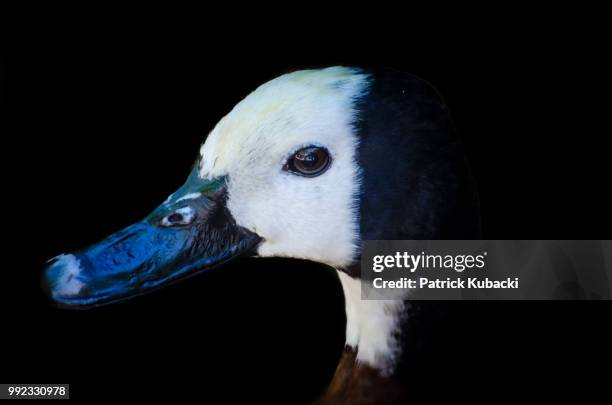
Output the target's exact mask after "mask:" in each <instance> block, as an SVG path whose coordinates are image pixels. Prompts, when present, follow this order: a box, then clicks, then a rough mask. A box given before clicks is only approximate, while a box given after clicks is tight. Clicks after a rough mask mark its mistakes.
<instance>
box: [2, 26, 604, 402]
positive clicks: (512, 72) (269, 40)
mask: <svg viewBox="0 0 612 405" xmlns="http://www.w3.org/2000/svg"><path fill="white" fill-rule="evenodd" d="M371 18H374V17H373V16H371ZM381 18H382V17H381ZM211 19H212V20H214V19H215V17H214V16H212V15H208V16H207V18H206V19H205V21H199V22H198V21H190V22H186V21H183V20H182V19H181V18H178V19H173V20H172V23H169V22H168V21H166V20H164V19H157V18H156V19H149V18H147V17H143V16H138V15H134V16H132V17H130V18H127V19H126V20H125V21H123V20H122V19H121V18H118V19H117V20H115V19H109V20H103V21H101V22H97V23H95V24H94V23H93V21H90V20H89V19H83V20H78V22H74V21H71V22H70V23H64V22H61V23H60V22H57V21H55V20H51V21H45V24H44V25H39V24H38V21H37V22H36V23H31V24H28V25H24V26H20V27H18V28H15V29H14V30H7V32H5V34H6V35H5V36H4V38H5V39H8V41H6V42H5V45H6V46H5V47H4V50H5V51H6V52H3V59H2V68H3V71H2V110H3V111H2V144H3V156H4V159H3V173H4V176H3V185H4V187H3V188H4V192H3V196H2V200H3V204H4V205H5V207H4V209H3V221H2V222H3V224H4V226H3V229H4V230H5V238H4V242H3V244H4V247H3V254H2V256H3V261H4V264H3V265H2V266H0V268H1V271H2V285H1V287H2V290H3V292H2V299H3V301H4V302H3V303H2V307H1V308H0V314H1V319H2V326H1V327H0V328H1V329H0V330H1V334H2V358H1V360H0V372H1V378H2V381H6V382H69V383H71V388H72V392H71V395H72V397H74V398H91V397H100V396H106V397H109V398H110V397H113V396H114V395H116V394H117V393H121V394H124V395H128V396H132V397H137V396H139V395H142V394H143V393H144V392H145V390H151V389H153V390H155V394H154V396H155V397H157V396H167V397H171V396H175V395H183V394H185V393H187V394H197V395H203V396H205V397H211V396H213V395H223V396H225V397H226V398H230V399H236V398H242V399H251V398H265V399H266V400H270V399H277V400H278V399H280V400H287V401H288V402H289V403H291V402H295V401H301V400H303V399H308V398H312V397H313V396H315V395H316V393H317V392H318V391H319V390H321V389H322V388H323V387H324V386H325V383H326V382H327V381H329V379H330V378H331V374H332V373H333V370H334V366H335V362H336V360H337V358H338V355H339V352H340V350H341V349H342V347H343V342H344V311H343V302H342V297H341V295H340V289H339V288H340V287H339V284H338V282H337V280H335V278H334V277H333V274H332V273H331V272H329V270H328V269H326V268H324V267H323V266H320V265H316V264H313V263H303V262H298V261H293V260H280V259H279V260H256V259H245V260H243V261H242V262H237V263H235V264H232V265H230V266H228V267H227V268H224V269H223V270H222V271H218V272H214V273H210V274H205V275H202V276H199V277H196V278H193V279H191V280H190V281H189V282H186V283H181V284H179V285H175V286H172V287H169V288H167V289H165V290H161V291H159V292H156V293H154V294H151V295H149V296H145V297H142V298H138V299H135V300H133V301H130V302H127V303H124V304H121V305H116V306H109V307H104V308H99V309H95V310H90V311H65V310H59V309H55V308H53V307H52V306H50V305H49V303H48V302H47V301H46V299H45V297H44V296H43V294H42V293H41V291H40V288H39V277H40V271H41V269H42V267H43V265H44V262H45V261H46V260H47V259H48V258H50V257H53V256H55V255H57V254H59V253H61V252H66V251H71V250H73V249H77V248H80V247H83V246H85V245H87V244H90V243H93V242H96V241H97V240H99V239H101V238H103V237H104V236H106V235H108V234H110V233H111V232H114V231H116V230H118V229H120V228H122V227H124V226H127V225H129V224H131V223H133V222H135V221H137V220H139V219H141V218H142V217H144V216H145V215H147V214H148V213H149V212H150V211H151V210H152V209H153V208H154V207H156V206H157V205H158V204H159V203H161V202H162V201H163V200H164V199H165V198H166V197H167V196H168V195H169V194H170V193H172V192H173V191H174V190H175V189H176V188H178V187H179V186H180V185H181V184H182V182H183V181H184V180H185V179H186V176H187V174H188V172H189V168H190V166H191V164H192V163H193V161H194V160H195V158H196V155H197V151H198V148H199V145H200V144H201V142H202V141H203V140H204V139H205V136H206V134H207V132H208V131H209V130H210V129H212V127H213V126H214V125H215V123H216V122H217V121H218V120H219V119H220V118H221V117H222V116H223V115H224V114H226V113H227V112H229V110H230V109H231V108H232V106H233V105H234V104H235V103H237V102H238V101H239V100H240V99H241V98H243V97H244V96H245V95H246V94H248V93H249V92H250V91H251V90H253V89H254V88H255V87H256V86H257V85H258V84H261V83H263V82H265V81H266V80H268V79H271V78H273V77H275V76H277V75H279V74H282V73H284V72H288V71H291V70H295V69H299V68H307V67H318V66H326V65H335V64H342V65H357V66H386V67H392V68H396V69H400V70H405V71H409V72H412V73H414V74H417V75H419V76H421V77H423V78H425V79H426V80H428V81H429V82H431V83H432V84H434V86H435V87H436V88H437V89H438V90H439V91H440V92H441V93H442V94H443V96H444V97H445V99H446V101H447V103H448V105H449V107H450V110H451V112H452V114H453V117H454V120H455V123H456V126H457V128H458V131H459V133H460V135H461V137H462V138H463V140H464V142H465V144H466V149H467V152H468V154H469V156H470V160H471V162H472V166H473V169H474V172H475V175H476V177H477V181H478V184H479V190H480V194H481V203H482V218H483V228H484V236H485V238H488V239H515V238H516V239H605V238H609V237H610V229H611V228H610V225H611V215H610V213H609V207H610V206H611V202H612V201H611V198H610V195H609V193H608V192H607V189H609V184H608V183H609V179H608V178H609V172H610V170H609V158H608V157H609V149H607V147H606V144H605V142H604V138H605V137H608V136H609V128H608V131H607V132H606V131H604V130H603V129H601V127H599V125H598V123H597V119H598V117H600V116H601V115H602V114H603V112H604V110H605V108H604V103H603V102H601V101H600V99H599V98H598V96H599V97H601V96H602V95H603V96H605V94H609V93H605V91H604V90H603V88H602V87H601V86H600V82H599V79H598V78H597V76H596V73H597V72H596V70H597V69H598V67H599V68H600V65H599V64H598V52H600V48H598V47H597V46H596V44H595V43H594V39H596V38H598V33H597V32H586V33H585V32H583V34H584V35H585V37H584V38H578V37H576V35H575V30H574V28H572V27H573V26H572V25H569V26H568V25H563V24H560V26H558V27H553V26H546V27H544V26H540V25H539V24H541V23H542V22H541V21H538V20H537V18H536V21H535V22H534V21H533V20H530V19H527V20H525V21H523V20H521V21H520V24H517V21H516V20H515V22H514V23H512V24H510V23H509V24H508V25H505V24H504V25H500V24H501V23H500V22H499V21H490V22H487V23H484V24H483V25H482V26H477V27H474V26H472V28H473V33H471V32H470V33H468V32H467V30H464V29H459V28H450V29H448V30H446V31H445V30H442V27H441V26H440V25H444V24H441V22H438V23H437V24H438V25H435V24H434V25H429V26H426V27H423V28H420V27H419V28H416V29H414V30H408V29H407V27H408V26H411V25H413V24H414V23H415V22H416V21H417V20H418V18H417V17H414V16H413V17H411V18H410V19H407V20H403V21H399V20H398V21H395V20H393V22H392V23H391V22H389V24H387V21H386V20H382V21H379V22H380V23H382V25H383V26H384V28H385V29H382V30H380V29H374V28H373V26H372V25H370V23H371V21H360V22H359V23H355V24H354V25H352V24H350V23H348V24H342V23H340V22H339V21H334V20H333V19H332V20H331V21H327V22H328V23H329V25H330V26H332V27H334V25H335V27H334V29H331V30H329V32H328V31H322V30H321V27H320V26H319V25H318V24H313V25H312V26H310V28H308V26H307V27H304V26H302V25H299V26H294V25H292V24H291V23H287V21H285V24H280V23H279V22H278V21H277V22H276V23H275V24H274V25H265V24H259V23H258V22H257V21H251V23H250V24H242V23H240V24H238V23H237V22H232V23H230V22H228V21H227V20H225V19H221V20H222V21H223V22H226V24H225V25H224V24H223V23H220V24H217V25H213V24H212V21H210V20H211ZM42 20H44V18H42ZM118 20H121V21H118ZM379 20H380V18H379ZM587 22H588V21H587ZM459 25H460V26H461V27H463V28H465V26H464V25H461V24H459ZM466 25H469V24H467V23H466ZM527 29H529V31H526V30H527ZM457 305H458V308H460V309H461V308H463V307H462V306H461V305H464V304H462V303H457ZM465 307H466V310H467V306H465ZM610 309H611V307H610V305H609V302H604V303H598V302H487V303H481V304H479V305H478V306H477V317H478V321H477V322H476V324H469V325H465V324H461V323H458V322H450V323H449V324H448V325H445V326H440V327H439V328H440V329H439V330H438V332H437V333H433V334H432V336H431V338H430V339H429V341H428V345H427V347H425V348H424V349H423V353H424V355H422V356H419V358H416V359H415V365H414V375H413V376H411V379H410V381H409V382H407V384H410V387H411V388H413V387H414V392H415V393H416V392H419V391H420V392H423V391H426V392H427V394H428V395H432V396H434V397H435V396H437V395H440V394H442V393H443V392H444V391H445V390H434V391H428V390H427V389H426V388H425V387H426V386H427V384H431V383H432V382H434V383H436V384H442V385H443V386H448V385H449V384H451V385H452V386H453V387H455V386H461V385H463V386H464V387H465V386H468V387H472V386H478V387H485V386H486V387H493V389H494V390H496V391H497V393H498V395H499V393H506V394H507V393H508V392H512V391H513V390H516V389H518V388H523V387H526V386H538V387H540V388H544V392H545V393H546V394H545V395H547V394H549V393H551V392H561V393H564V392H566V391H567V390H570V389H574V390H576V391H577V392H578V394H579V395H580V396H582V395H583V394H584V397H586V395H587V394H586V392H587V389H586V388H585V390H584V391H581V390H582V389H583V388H582V387H583V385H582V384H577V380H578V378H579V377H585V376H586V377H587V379H588V381H589V388H588V391H589V392H590V390H591V388H593V387H597V386H600V384H601V380H599V378H598V376H599V375H601V374H600V373H599V372H598V371H597V367H599V366H602V365H605V366H606V367H609V364H610V363H609V354H610V351H609V347H610V344H609V341H610V340H609V339H610V334H609V332H608V331H607V326H608V324H609V322H610ZM470 310H473V308H472V307H470ZM545 377H553V382H552V383H551V384H550V385H542V382H543V381H542V380H543V379H544V378H545ZM470 384H471V385H470ZM462 391H464V390H459V391H457V393H459V392H462ZM149 394H150V393H149ZM464 394H466V395H469V393H465V392H464Z"/></svg>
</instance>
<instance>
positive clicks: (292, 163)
mask: <svg viewBox="0 0 612 405" xmlns="http://www.w3.org/2000/svg"><path fill="white" fill-rule="evenodd" d="M330 163H331V157H330V156H329V152H328V151H327V149H325V148H320V147H318V146H308V147H306V148H303V149H300V150H298V151H297V152H295V153H294V154H293V156H291V157H290V158H289V160H288V161H287V163H285V166H283V170H286V171H290V172H292V173H295V174H298V175H300V176H306V177H315V176H318V175H320V174H322V173H323V172H324V171H325V170H327V168H328V167H329V164H330Z"/></svg>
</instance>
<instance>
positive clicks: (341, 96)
mask: <svg viewBox="0 0 612 405" xmlns="http://www.w3.org/2000/svg"><path fill="white" fill-rule="evenodd" d="M368 85H369V80H368V76H367V75H365V74H363V73H361V72H360V71H358V70H355V69H349V68H343V67H333V68H327V69H322V70H306V71H299V72H295V73H290V74H287V75H284V76H281V77H279V78H277V79H274V80H272V81H270V82H268V83H265V84H264V85H262V86H260V87H259V88H258V89H256V90H255V91H254V92H253V93H251V94H250V95H249V96H247V97H246V98H245V99H244V100H243V101H241V102H240V103H239V104H238V105H236V107H235V108H234V109H233V110H232V111H231V112H230V113H229V114H228V115H227V116H225V117H224V118H223V119H222V120H221V121H220V122H219V123H218V124H217V126H216V127H215V128H214V129H213V130H212V132H211V133H210V135H209V136H208V138H207V140H206V143H205V144H204V145H203V146H202V148H201V150H200V153H201V158H202V160H201V166H200V172H199V174H200V176H201V177H202V178H207V179H213V178H216V177H220V176H228V178H229V182H228V208H229V210H230V211H231V213H232V215H233V217H234V219H235V220H236V222H237V223H238V224H239V225H241V226H243V227H245V228H247V229H249V230H251V231H253V232H255V233H257V234H258V235H259V236H261V237H263V238H264V241H263V242H262V243H261V244H260V246H259V250H258V254H259V255H260V256H285V257H293V258H303V259H309V260H314V261H317V262H321V263H326V264H328V265H330V266H333V267H335V268H344V267H346V266H347V265H349V264H351V263H352V262H354V260H355V259H356V256H357V244H358V243H359V242H360V240H359V215H358V201H357V198H358V194H359V187H360V170H359V168H358V165H357V162H356V160H355V158H356V151H357V147H358V139H357V137H356V135H355V133H354V127H353V123H354V121H355V119H356V118H357V117H356V110H355V100H356V99H358V98H359V97H361V96H364V95H365V94H366V93H367V91H368ZM310 145H316V146H322V147H325V148H326V149H327V150H328V151H329V152H330V155H331V157H332V163H331V166H330V168H329V169H328V170H327V171H326V172H324V173H323V174H321V175H320V176H318V177H313V178H306V177H300V176H297V175H295V174H292V173H289V172H286V171H283V169H282V168H283V165H284V164H285V162H286V161H287V159H288V158H289V157H290V156H291V155H292V154H293V153H294V152H296V151H297V150H299V149H300V148H302V147H305V146H310ZM340 280H341V282H342V286H343V289H344V293H345V297H346V311H347V344H348V345H350V346H351V347H353V348H355V349H357V348H358V354H357V359H358V360H359V361H363V362H366V363H368V364H370V365H372V366H375V367H378V368H380V369H381V370H383V371H387V370H389V369H390V367H392V364H393V359H394V358H395V357H396V354H397V353H398V351H399V345H398V344H397V342H396V340H395V337H394V332H395V330H396V329H397V327H398V313H399V311H400V310H401V307H402V302H401V301H391V302H389V301H365V300H361V295H360V288H359V286H360V280H356V279H352V278H350V277H349V276H347V275H346V274H344V273H342V272H340Z"/></svg>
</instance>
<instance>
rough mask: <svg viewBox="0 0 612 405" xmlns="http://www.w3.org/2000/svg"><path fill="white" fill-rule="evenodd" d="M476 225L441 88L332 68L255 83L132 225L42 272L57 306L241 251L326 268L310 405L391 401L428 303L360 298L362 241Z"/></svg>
mask: <svg viewBox="0 0 612 405" xmlns="http://www.w3.org/2000/svg"><path fill="white" fill-rule="evenodd" d="M480 234H481V230H480V215H479V199H478V193H477V189H476V184H475V180H474V176H473V174H472V171H471V169H470V165H469V163H468V159H467V157H466V152H465V150H464V147H463V145H462V143H461V141H460V139H459V137H458V136H457V134H456V131H455V129H454V125H453V122H452V118H451V115H450V112H449V110H448V108H447V106H446V103H445V101H444V99H443V98H442V96H441V95H440V94H439V93H438V92H437V90H436V89H435V88H434V87H433V86H432V85H431V84H430V83H428V82H427V81H425V80H423V79H421V78H419V77H417V76H415V75H412V74H409V73H406V72H401V71H396V70H392V69H385V68H356V67H344V66H332V67H327V68H319V69H308V70H299V71H295V72H291V73H287V74H284V75H281V76H279V77H277V78H275V79H272V80H270V81H268V82H266V83H264V84H262V85H261V86H259V87H258V88H257V89H255V90H254V91H253V92H251V93H250V94H249V95H247V96H246V97H245V98H244V99H243V100H242V101H240V102H239V103H238V104H237V105H236V106H235V107H234V108H233V109H232V110H231V111H230V112H229V113H228V114H227V115H226V116H225V117H223V118H222V119H221V120H220V121H219V122H218V123H217V124H216V126H215V127H214V128H213V129H212V131H210V133H209V134H208V136H207V137H206V139H205V141H204V143H203V144H202V146H201V148H200V150H199V154H198V158H197V160H196V162H195V164H194V165H193V167H192V169H191V172H190V174H189V176H188V178H187V181H186V182H185V183H184V185H183V186H181V187H180V188H179V189H178V190H177V191H176V192H175V193H173V194H172V195H170V196H169V197H168V198H167V199H166V200H165V201H164V202H163V203H162V204H161V205H160V206H159V207H157V208H156V209H155V210H154V211H153V212H152V213H151V214H150V215H148V216H147V217H146V218H144V219H143V220H142V221H140V222H138V223H136V224H134V225H131V226H129V227H127V228H125V229H123V230H121V231H119V232H117V233H115V234H113V235H111V236H109V237H107V238H106V239H104V240H102V241H101V242H99V243H97V244H94V245H92V246H90V247H88V248H86V249H82V250H79V251H77V252H73V253H68V254H61V255H59V256H57V257H55V258H53V259H52V260H51V261H50V262H49V264H48V266H47V267H46V269H45V272H44V278H45V280H46V284H47V286H48V292H49V294H50V296H51V297H52V299H53V300H54V301H55V302H56V303H57V304H58V305H60V306H63V307H68V308H90V307H96V306H100V305H108V304H111V303H116V302H120V301H124V300H127V299H130V298H132V297H135V296H139V295H142V294H146V293H149V292H151V291H154V290H156V289H158V288H161V287H164V286H167V285H170V284H172V283H174V282H176V281H178V280H183V279H186V278H189V277H192V276H194V275H196V274H200V273H203V272H207V271H211V270H213V269H216V268H222V267H223V265H224V264H226V263H227V262H229V261H233V260H235V259H237V258H239V257H244V256H254V257H260V258H266V257H288V258H294V259H303V260H309V261H314V262H318V263H322V264H324V265H326V266H328V267H329V268H330V269H331V271H333V272H335V273H336V274H337V276H338V278H339V281H340V284H341V286H342V292H343V294H344V302H345V311H346V345H345V350H344V351H343V353H342V354H341V356H340V359H339V362H338V365H337V368H336V371H335V373H334V375H333V378H332V380H331V381H330V383H329V386H328V387H327V389H326V390H325V392H324V393H323V394H322V395H321V397H320V399H319V402H320V403H347V404H352V403H398V402H401V401H402V400H403V399H405V394H406V393H405V391H406V390H405V387H404V386H403V385H402V383H401V381H398V379H397V378H396V375H397V373H398V370H399V369H400V367H401V365H402V363H403V362H405V360H406V353H409V352H410V347H409V345H410V342H406V339H405V336H407V335H408V334H409V333H411V329H410V328H414V327H415V326H414V325H412V326H411V322H413V320H414V318H413V316H416V315H414V314H416V313H417V312H419V308H420V309H423V308H426V307H427V304H424V303H420V304H419V303H418V302H410V301H409V300H408V299H407V297H405V296H400V297H398V299H389V300H387V299H386V300H364V299H362V297H361V287H362V284H363V282H364V281H363V280H362V279H361V278H360V258H361V247H362V244H363V242H364V241H369V240H429V239H479V237H480ZM219 271H222V270H219ZM413 323H414V322H413ZM417 327H418V326H417ZM407 347H408V349H407ZM373 387H376V389H372V388H373Z"/></svg>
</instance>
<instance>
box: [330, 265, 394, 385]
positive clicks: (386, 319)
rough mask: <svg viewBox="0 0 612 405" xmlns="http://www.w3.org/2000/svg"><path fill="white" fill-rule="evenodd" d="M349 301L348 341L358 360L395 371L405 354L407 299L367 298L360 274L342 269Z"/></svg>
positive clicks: (384, 370)
mask: <svg viewBox="0 0 612 405" xmlns="http://www.w3.org/2000/svg"><path fill="white" fill-rule="evenodd" d="M338 275H339V277H340V282H341V283H342V289H343V290H344V297H345V298H344V299H345V303H346V344H347V345H348V346H350V347H351V348H352V349H354V350H355V351H356V352H357V360H358V361H360V362H364V363H367V364H368V365H370V366H372V367H374V368H377V369H379V370H380V371H381V372H382V373H383V374H391V373H392V372H393V370H394V367H395V365H396V363H397V360H398V359H399V357H400V354H401V346H400V343H401V342H400V336H399V332H400V323H401V317H402V315H403V313H404V301H403V300H401V299H398V300H364V299H362V298H361V283H362V281H361V280H360V279H359V278H352V277H350V276H349V275H347V274H346V273H344V272H342V271H338Z"/></svg>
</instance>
